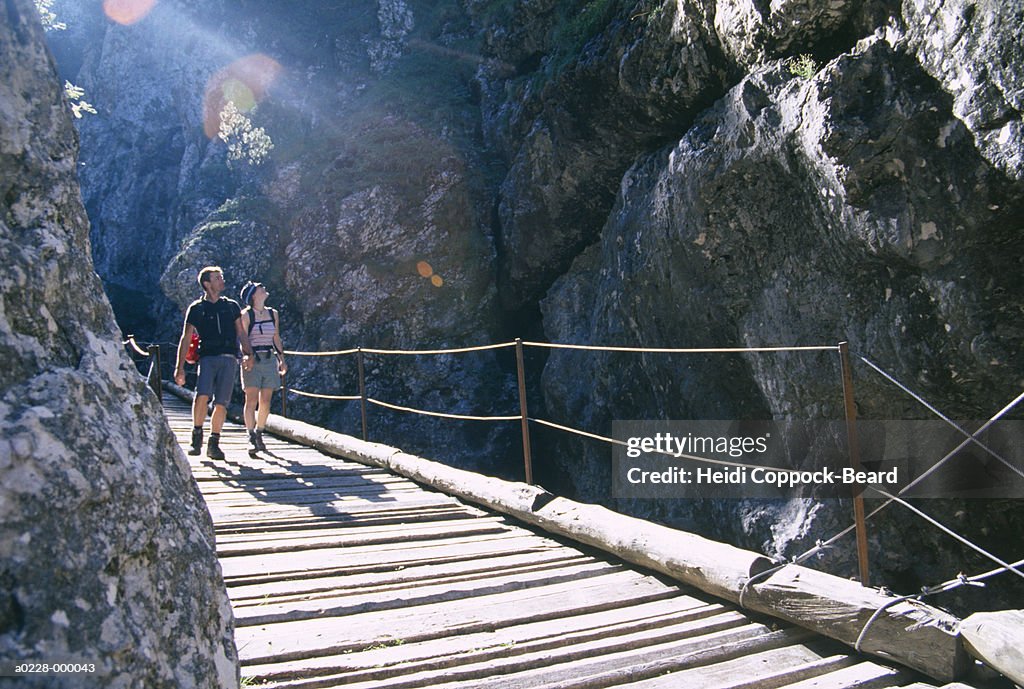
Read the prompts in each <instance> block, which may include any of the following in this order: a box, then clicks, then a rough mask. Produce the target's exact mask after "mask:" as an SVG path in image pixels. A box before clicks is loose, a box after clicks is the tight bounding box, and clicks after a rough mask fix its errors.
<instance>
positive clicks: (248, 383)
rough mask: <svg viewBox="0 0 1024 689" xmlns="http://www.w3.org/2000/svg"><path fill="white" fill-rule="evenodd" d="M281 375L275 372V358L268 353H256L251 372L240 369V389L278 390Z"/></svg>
mask: <svg viewBox="0 0 1024 689" xmlns="http://www.w3.org/2000/svg"><path fill="white" fill-rule="evenodd" d="M279 387H281V374H279V373H278V372H277V357H276V356H274V355H273V354H270V353H269V352H257V353H256V363H255V364H254V365H253V367H252V370H251V371H246V370H245V369H244V368H243V369H242V388H243V389H249V388H279Z"/></svg>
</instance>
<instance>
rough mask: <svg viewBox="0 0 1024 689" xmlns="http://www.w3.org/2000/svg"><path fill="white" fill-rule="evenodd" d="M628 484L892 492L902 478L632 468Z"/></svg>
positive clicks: (850, 472)
mask: <svg viewBox="0 0 1024 689" xmlns="http://www.w3.org/2000/svg"><path fill="white" fill-rule="evenodd" d="M626 480H627V481H629V482H630V483H633V484H652V483H661V484H666V483H677V484H691V483H695V484H702V485H721V484H726V483H732V484H744V483H757V484H770V485H773V486H778V487H780V488H781V487H785V486H798V485H834V484H836V483H842V484H848V485H852V484H869V485H877V486H879V487H886V488H892V487H894V486H897V485H899V482H900V477H899V467H893V468H892V469H890V470H888V471H856V470H855V469H852V468H849V467H847V468H844V469H841V470H838V471H834V470H832V469H820V470H818V471H778V470H775V469H767V468H762V467H754V468H749V467H733V468H731V469H713V468H710V467H698V468H695V469H684V468H682V467H668V468H666V469H664V470H661V471H644V470H643V469H641V468H639V467H632V468H630V469H628V470H627V471H626Z"/></svg>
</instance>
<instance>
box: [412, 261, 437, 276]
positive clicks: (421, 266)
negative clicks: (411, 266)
mask: <svg viewBox="0 0 1024 689" xmlns="http://www.w3.org/2000/svg"><path fill="white" fill-rule="evenodd" d="M416 272H417V273H419V274H420V277H425V278H428V277H430V276H431V275H433V274H434V269H433V268H431V267H430V264H429V263H427V262H426V261H420V262H419V263H417V264H416Z"/></svg>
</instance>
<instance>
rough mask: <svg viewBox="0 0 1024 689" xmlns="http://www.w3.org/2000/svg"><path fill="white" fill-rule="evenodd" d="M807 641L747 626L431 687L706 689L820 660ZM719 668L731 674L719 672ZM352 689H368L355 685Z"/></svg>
mask: <svg viewBox="0 0 1024 689" xmlns="http://www.w3.org/2000/svg"><path fill="white" fill-rule="evenodd" d="M809 636H810V634H808V633H807V632H806V631H804V630H795V629H787V630H783V631H778V632H771V631H768V630H767V628H765V627H764V626H762V625H759V624H748V625H745V626H743V627H738V628H736V629H730V630H726V631H722V632H714V633H711V634H707V635H704V636H698V637H695V638H692V639H684V640H681V641H677V642H672V643H669V644H665V645H657V646H652V647H648V648H645V649H642V650H638V651H626V652H620V653H609V654H604V655H598V656H595V657H583V658H578V659H573V660H570V661H568V662H563V663H558V664H557V665H551V664H544V663H540V664H537V665H535V666H534V667H533V668H530V669H524V670H522V671H519V672H509V673H502V674H501V675H494V676H490V677H486V678H480V679H476V678H466V677H457V678H456V679H455V680H454V681H450V682H438V683H434V684H432V685H430V686H431V687H434V688H436V689H469V688H470V687H472V688H473V689H531V688H536V689H541V688H542V687H543V688H545V689H547V688H552V689H553V688H555V687H557V688H558V689H590V688H592V687H607V686H613V685H616V684H623V683H628V684H629V685H630V686H635V687H644V686H646V683H647V682H651V681H656V680H658V679H659V678H662V677H667V676H671V675H668V674H667V673H672V672H675V673H678V675H677V676H681V675H683V674H684V673H686V672H689V673H691V674H690V676H689V677H688V678H687V680H684V681H681V682H675V681H674V682H670V683H668V684H662V685H661V686H665V687H673V688H675V689H678V688H679V687H695V688H697V687H699V688H700V689H705V688H706V687H708V686H709V684H708V683H706V681H705V680H706V679H708V678H711V677H716V676H719V673H721V675H724V676H728V675H729V674H731V672H734V671H735V670H734V669H732V668H735V667H741V668H744V669H743V670H741V672H743V671H747V668H745V665H746V664H747V663H756V662H758V661H759V660H760V659H761V658H771V659H772V660H771V662H772V663H773V664H774V666H775V667H779V666H781V665H783V664H797V663H800V662H809V661H813V660H818V659H819V658H820V656H819V655H818V654H816V653H814V652H813V651H811V650H810V649H808V648H807V647H805V646H803V645H801V644H800V643H799V641H800V640H803V639H806V638H808V637H809ZM751 659H754V660H753V661H752V660H751ZM723 667H724V668H729V669H727V670H721V669H720V668H723ZM739 676H741V677H742V676H746V675H742V674H741V675H739ZM380 686H381V687H382V688H383V687H387V689H398V687H409V686H416V685H411V684H408V683H395V684H383V683H382V684H381V685H380ZM352 689H370V688H369V687H362V686H359V685H356V686H355V687H353V688H352Z"/></svg>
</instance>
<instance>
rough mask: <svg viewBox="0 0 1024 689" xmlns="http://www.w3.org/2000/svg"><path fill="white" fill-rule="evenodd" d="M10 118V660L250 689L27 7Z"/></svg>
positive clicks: (0, 33)
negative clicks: (98, 239)
mask: <svg viewBox="0 0 1024 689" xmlns="http://www.w3.org/2000/svg"><path fill="white" fill-rule="evenodd" d="M0 108H2V110H3V117H2V118H0V180H2V182H0V198H2V199H3V201H2V205H0V257H2V260H3V265H4V273H3V276H2V278H0V283H2V294H3V297H2V303H0V304H2V307H0V314H2V315H0V352H2V354H3V359H4V365H3V368H2V372H0V424H2V425H3V428H4V434H3V440H2V441H0V486H2V488H0V563H2V564H0V657H2V658H3V659H4V661H5V662H8V661H10V662H13V661H26V660H28V661H38V662H49V663H54V662H61V661H72V662H80V663H86V664H92V665H93V666H94V671H93V672H91V673H88V674H83V673H79V674H74V675H67V676H62V677H61V679H60V685H61V686H65V687H94V686H100V685H102V686H108V687H135V686H139V685H140V683H141V684H142V685H144V686H149V687H168V688H169V687H234V686H237V684H238V673H237V668H236V653H235V647H234V639H233V635H232V617H231V608H230V605H229V602H228V599H227V594H226V592H225V590H224V587H223V582H222V581H221V575H220V566H219V564H218V563H217V559H216V555H215V553H214V545H213V526H212V523H211V521H210V518H209V513H208V512H207V511H206V508H205V506H204V505H203V503H202V499H201V497H200V496H199V492H198V490H196V486H195V483H194V481H193V480H192V479H191V476H190V474H189V469H188V465H187V464H186V462H185V458H184V456H183V454H182V452H181V450H180V449H179V448H178V446H177V444H176V443H175V442H174V439H173V437H172V436H171V433H170V429H169V428H168V427H167V425H166V424H165V423H163V422H162V416H161V411H160V406H159V403H158V402H157V400H156V398H155V396H154V395H153V394H152V392H151V391H149V389H148V388H147V387H146V386H145V385H144V383H143V382H142V381H141V380H140V378H139V376H138V374H137V372H136V371H135V368H134V366H133V365H132V363H131V362H130V361H129V359H128V358H127V356H126V355H125V354H124V351H123V348H122V346H121V344H120V343H121V334H120V333H119V332H118V330H117V327H116V325H115V322H114V318H113V314H112V312H111V309H110V305H109V303H108V302H107V300H106V299H105V298H104V297H103V288H102V286H101V284H100V281H99V279H98V278H97V276H96V274H95V273H94V272H93V263H92V259H91V258H90V255H89V241H88V231H89V225H88V220H87V217H86V214H85V209H84V208H83V206H82V202H81V197H80V195H79V187H78V182H77V179H76V176H75V172H76V170H75V168H76V162H77V156H76V154H77V137H76V135H75V132H74V129H73V128H72V126H71V121H70V120H71V118H70V110H69V108H68V104H67V102H66V101H65V99H64V97H63V95H62V89H61V86H60V82H58V80H57V78H56V74H55V72H54V66H53V61H52V58H51V57H50V55H49V53H48V51H47V50H46V48H45V44H44V40H43V31H42V28H41V27H40V25H39V22H38V19H37V18H36V16H35V9H34V8H33V6H32V3H30V2H28V1H27V0H5V2H4V4H3V7H2V11H0ZM18 681H19V682H20V684H19V685H18V686H26V687H34V686H38V687H44V686H54V682H55V680H54V678H53V677H52V676H43V675H38V676H23V677H20V678H19V679H18Z"/></svg>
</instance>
